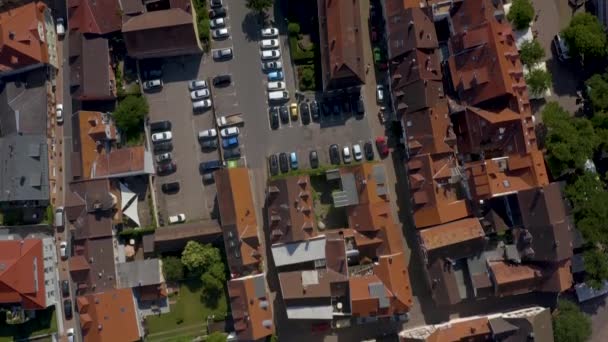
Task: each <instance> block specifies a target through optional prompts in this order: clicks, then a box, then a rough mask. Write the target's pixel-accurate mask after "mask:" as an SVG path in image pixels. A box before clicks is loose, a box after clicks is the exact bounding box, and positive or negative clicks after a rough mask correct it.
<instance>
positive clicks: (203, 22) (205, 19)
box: [193, 0, 211, 51]
mask: <svg viewBox="0 0 608 342" xmlns="http://www.w3.org/2000/svg"><path fill="white" fill-rule="evenodd" d="M193 3H194V10H195V12H196V28H197V30H198V38H199V39H200V41H201V42H202V43H203V48H204V50H205V51H209V40H210V39H211V25H210V19H209V11H208V7H207V1H206V0H193Z"/></svg>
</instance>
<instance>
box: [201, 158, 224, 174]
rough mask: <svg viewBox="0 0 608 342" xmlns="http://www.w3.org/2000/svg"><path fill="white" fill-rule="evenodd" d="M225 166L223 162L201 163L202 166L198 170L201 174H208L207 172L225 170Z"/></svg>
mask: <svg viewBox="0 0 608 342" xmlns="http://www.w3.org/2000/svg"><path fill="white" fill-rule="evenodd" d="M224 166H226V165H225V163H223V162H222V161H219V160H211V161H208V162H202V163H200V165H199V166H198V170H199V172H200V173H207V172H213V171H215V170H219V169H221V168H223V167H224Z"/></svg>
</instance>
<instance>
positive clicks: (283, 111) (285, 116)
mask: <svg viewBox="0 0 608 342" xmlns="http://www.w3.org/2000/svg"><path fill="white" fill-rule="evenodd" d="M279 115H280V116H281V122H282V123H284V124H288V123H289V110H287V106H286V105H282V106H281V107H279Z"/></svg>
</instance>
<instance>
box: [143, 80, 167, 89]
mask: <svg viewBox="0 0 608 342" xmlns="http://www.w3.org/2000/svg"><path fill="white" fill-rule="evenodd" d="M162 86H163V81H161V80H160V79H156V80H149V81H145V82H144V90H152V89H157V88H162Z"/></svg>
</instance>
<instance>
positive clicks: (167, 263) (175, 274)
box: [163, 256, 184, 281]
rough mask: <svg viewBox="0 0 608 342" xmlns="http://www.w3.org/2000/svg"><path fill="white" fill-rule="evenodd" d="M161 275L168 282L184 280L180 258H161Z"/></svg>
mask: <svg viewBox="0 0 608 342" xmlns="http://www.w3.org/2000/svg"><path fill="white" fill-rule="evenodd" d="M163 274H164V275H165V279H167V280H168V281H178V280H182V279H184V264H182V261H181V260H180V258H177V257H172V256H170V257H166V258H163Z"/></svg>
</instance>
